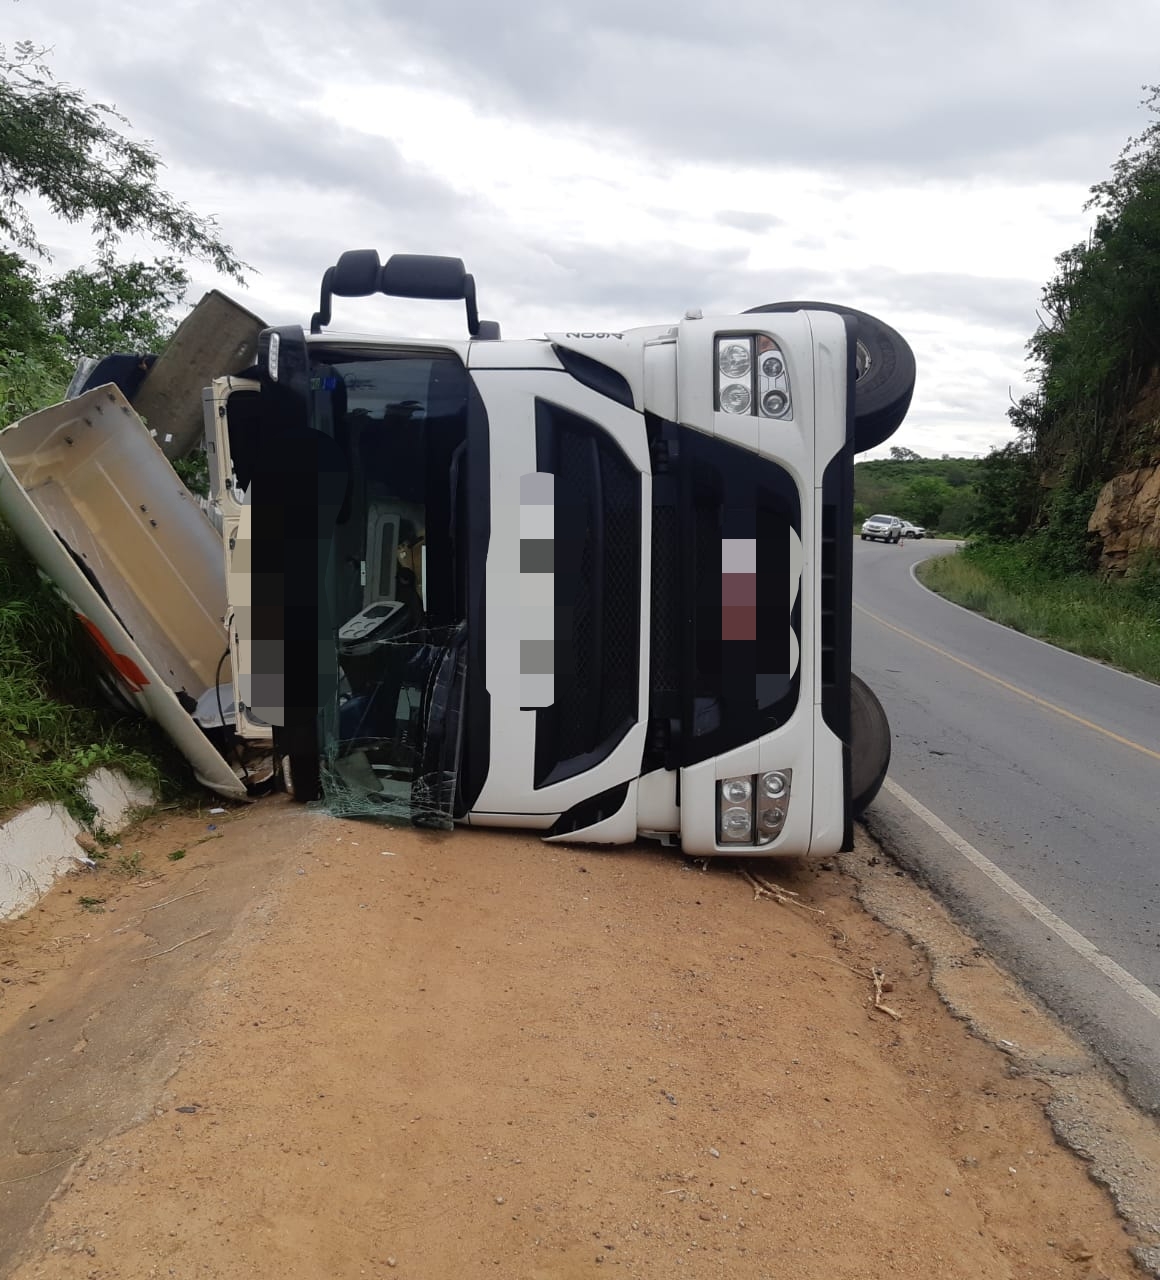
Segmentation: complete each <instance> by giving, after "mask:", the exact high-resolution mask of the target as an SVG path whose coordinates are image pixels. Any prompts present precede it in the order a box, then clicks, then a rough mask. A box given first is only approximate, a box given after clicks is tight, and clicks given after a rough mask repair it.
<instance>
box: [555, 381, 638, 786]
mask: <svg viewBox="0 0 1160 1280" xmlns="http://www.w3.org/2000/svg"><path fill="white" fill-rule="evenodd" d="M537 453H538V455H539V456H538V463H537V465H538V466H539V468H540V469H541V470H550V471H553V472H554V473H555V477H556V505H555V517H554V518H555V522H556V527H555V547H556V569H555V608H556V627H555V633H556V640H555V651H556V661H555V668H556V669H555V676H554V682H555V697H554V701H553V705H552V706H550V707H544V708H541V709H540V710H539V711H537V713H536V765H535V784H536V786H537V787H540V786H546V785H550V784H551V783H553V782H558V781H561V780H562V779H564V778H567V777H571V776H573V775H575V774H577V773H580V772H582V771H583V770H585V769H590V768H592V767H593V765H594V764H595V763H597V761H598V760H600V759H602V758H603V757H604V756H606V755H607V754H608V753H609V752H610V751H612V750H613V748H614V747H615V746H616V744H617V742H619V741H620V739H621V738H623V736H624V734H625V733H627V732H628V730H629V728H631V726H632V725H633V724H634V723H635V722H636V720H637V716H638V710H639V682H640V517H641V511H640V500H641V481H640V473H639V472H638V471H637V470H636V469H635V468H634V467H633V466H632V464H631V463H630V462H629V460H628V459H627V458H626V457H625V455H624V454H623V453H622V452H621V450H620V449H619V448H618V447H617V446H616V444H615V443H614V442H613V441H612V440H611V438H610V437H609V436H608V435H607V434H606V433H605V432H603V431H601V430H600V429H599V428H597V427H596V426H595V425H594V424H593V423H590V422H588V421H587V420H586V419H584V418H581V417H579V416H578V415H576V414H573V413H570V412H569V411H567V410H565V409H561V408H559V407H557V406H554V405H547V404H544V403H543V402H541V403H540V405H539V406H537Z"/></svg>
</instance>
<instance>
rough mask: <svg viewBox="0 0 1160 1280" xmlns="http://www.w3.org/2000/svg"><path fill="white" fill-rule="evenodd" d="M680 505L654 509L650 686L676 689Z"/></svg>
mask: <svg viewBox="0 0 1160 1280" xmlns="http://www.w3.org/2000/svg"><path fill="white" fill-rule="evenodd" d="M678 528H679V525H678V518H677V509H676V507H664V506H654V507H653V512H652V598H651V606H650V607H651V610H652V613H651V629H652V634H651V636H650V645H649V654H650V663H649V688H650V689H651V691H652V692H653V693H676V692H677V691H678V690H679V689H680V681H681V625H680V609H681V580H680V570H679V563H680V547H679V544H678V542H677V535H678Z"/></svg>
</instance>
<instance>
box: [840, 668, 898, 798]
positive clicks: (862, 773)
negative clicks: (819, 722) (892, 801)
mask: <svg viewBox="0 0 1160 1280" xmlns="http://www.w3.org/2000/svg"><path fill="white" fill-rule="evenodd" d="M889 767H890V722H889V721H888V720H887V719H886V712H885V711H883V710H882V703H881V702H879V701H878V699H877V697H876V696H875V695H874V691H873V690H872V689H871V688H870V686H869V685H868V684H867V683H866V682H865V681H864V680H860V679H859V678H858V677H857V676H856V675H851V676H850V797H851V801H852V804H853V809H854V817H855V818H860V817H861V816H862V814H863V813H864V812H865V810H866V809H867V807H868V806H869V804H870V802H871V801H872V800H873V799H874V797H875V796H876V795H877V794H878V792H879V790H880V789H881V787H882V783H883V780H884V779H885V777H886V770H887V769H888V768H889Z"/></svg>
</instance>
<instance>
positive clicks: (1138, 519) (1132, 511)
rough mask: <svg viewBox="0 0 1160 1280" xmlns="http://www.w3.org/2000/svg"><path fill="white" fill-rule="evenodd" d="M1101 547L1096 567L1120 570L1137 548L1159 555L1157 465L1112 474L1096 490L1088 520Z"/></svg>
mask: <svg viewBox="0 0 1160 1280" xmlns="http://www.w3.org/2000/svg"><path fill="white" fill-rule="evenodd" d="M1088 529H1089V530H1090V532H1092V533H1095V534H1098V535H1099V538H1100V541H1101V542H1102V543H1103V548H1102V550H1101V553H1100V568H1101V569H1103V570H1104V571H1105V572H1108V573H1123V572H1124V571H1125V570H1126V569H1128V568H1129V567H1130V565H1131V562H1132V559H1133V557H1135V556H1136V555H1138V554H1139V553H1140V552H1141V551H1149V550H1150V551H1153V552H1155V553H1156V554H1157V555H1160V465H1153V466H1148V467H1139V468H1137V469H1136V470H1135V471H1125V472H1123V473H1122V474H1121V475H1118V476H1114V477H1113V478H1112V479H1111V480H1109V481H1108V483H1107V484H1106V485H1104V487H1103V488H1102V489H1101V490H1100V496H1099V498H1098V499H1097V500H1096V509H1095V510H1094V511H1093V512H1092V517H1091V519H1090V520H1089V521H1088Z"/></svg>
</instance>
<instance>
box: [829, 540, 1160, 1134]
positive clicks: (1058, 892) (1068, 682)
mask: <svg viewBox="0 0 1160 1280" xmlns="http://www.w3.org/2000/svg"><path fill="white" fill-rule="evenodd" d="M951 549H952V548H951V546H950V545H949V544H946V543H941V544H940V543H932V542H927V541H923V542H917V543H914V542H907V543H903V544H902V546H901V547H892V546H888V545H887V544H885V543H877V542H866V543H864V542H861V541H858V542H856V543H855V556H854V604H855V607H854V666H855V670H856V671H857V672H858V674H859V675H861V676H862V677H863V678H864V679H865V680H866V681H867V682H868V683H869V684H870V685H871V687H872V688H873V689H874V690H875V692H876V693H877V694H878V696H879V698H880V699H881V700H882V703H883V705H884V706H885V708H886V712H887V715H888V716H889V717H890V722H891V728H892V730H893V758H892V761H891V766H890V773H889V776H888V779H887V786H886V788H885V789H884V790H883V792H882V794H881V795H880V797H879V799H878V800H876V801H875V803H874V804H873V805H872V806H871V809H870V811H869V814H868V822H869V825H870V827H871V829H872V830H873V831H874V832H875V834H877V835H878V836H879V837H880V838H882V839H883V840H884V842H885V843H886V844H887V846H888V847H890V849H891V850H892V852H895V853H897V855H898V856H899V857H900V858H901V859H902V861H903V862H905V863H907V864H908V865H912V866H915V867H917V868H918V869H919V870H921V872H922V873H923V874H924V875H925V876H926V877H927V879H928V880H930V882H931V883H932V884H933V885H934V887H935V888H936V889H938V891H939V892H940V893H941V894H942V895H943V896H944V898H946V899H947V901H948V902H949V904H950V905H951V906H952V908H953V909H955V910H956V911H957V912H958V913H959V914H961V915H963V916H965V917H966V919H967V922H968V924H969V925H970V926H971V927H972V929H973V930H974V931H975V933H976V934H977V935H978V936H980V938H981V939H982V940H983V941H984V942H986V943H987V945H988V946H989V947H990V948H991V950H992V951H993V952H995V953H996V954H997V955H998V957H999V959H1000V960H1002V961H1004V962H1006V963H1007V964H1008V965H1009V966H1010V967H1012V968H1013V969H1015V970H1016V971H1017V972H1018V973H1019V974H1020V976H1022V977H1023V978H1024V979H1025V980H1026V981H1027V982H1028V983H1029V985H1030V986H1031V987H1032V989H1033V990H1035V991H1036V992H1037V993H1038V994H1039V995H1040V996H1041V997H1042V998H1043V999H1044V1000H1045V1001H1046V1002H1047V1003H1048V1004H1049V1005H1050V1006H1051V1007H1053V1008H1054V1009H1055V1010H1056V1011H1057V1012H1059V1013H1060V1014H1061V1015H1062V1016H1064V1017H1065V1019H1066V1020H1067V1021H1068V1022H1069V1023H1071V1025H1072V1026H1073V1027H1075V1028H1076V1029H1077V1030H1079V1031H1080V1032H1081V1034H1083V1035H1084V1036H1085V1038H1086V1039H1087V1040H1088V1041H1089V1043H1091V1044H1092V1045H1093V1046H1094V1047H1095V1048H1096V1049H1098V1050H1099V1051H1100V1052H1101V1054H1102V1055H1103V1056H1104V1057H1105V1058H1106V1059H1107V1060H1108V1061H1109V1062H1111V1063H1112V1064H1113V1065H1114V1066H1115V1067H1117V1069H1118V1070H1120V1071H1121V1072H1122V1074H1123V1075H1124V1077H1125V1078H1126V1080H1127V1082H1128V1084H1129V1087H1130V1088H1131V1091H1132V1092H1133V1094H1134V1095H1135V1096H1136V1097H1137V1099H1138V1100H1139V1101H1141V1102H1143V1103H1145V1104H1146V1105H1147V1106H1149V1107H1150V1108H1152V1109H1155V1110H1157V1111H1160V686H1158V685H1155V684H1151V683H1149V682H1146V681H1142V680H1138V679H1136V678H1134V677H1132V676H1127V675H1124V674H1122V673H1120V672H1117V671H1113V670H1111V669H1110V668H1107V667H1104V666H1101V665H1100V664H1098V663H1094V662H1090V661H1088V660H1086V659H1083V658H1079V657H1077V656H1075V655H1073V654H1069V653H1065V652H1063V651H1062V650H1059V649H1055V648H1053V647H1052V646H1049V645H1045V644H1042V643H1040V642H1039V641H1036V640H1033V639H1031V638H1029V637H1027V636H1022V635H1020V634H1018V633H1017V632H1013V631H1010V630H1008V629H1006V628H1004V627H999V626H996V625H995V624H993V623H991V622H988V621H986V620H985V619H983V618H979V617H978V616H976V615H974V614H972V613H969V612H967V611H966V610H963V609H960V608H958V607H957V606H955V605H952V604H950V603H949V602H947V601H945V600H942V599H940V598H939V597H937V596H935V595H933V594H932V593H930V592H928V591H927V590H926V589H925V588H923V587H922V586H920V585H919V583H918V582H917V581H916V580H915V578H914V576H913V573H912V569H913V567H914V565H915V564H916V563H917V562H918V561H920V560H923V559H925V558H926V557H928V556H930V555H933V554H946V553H947V552H948V551H949V550H951Z"/></svg>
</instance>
